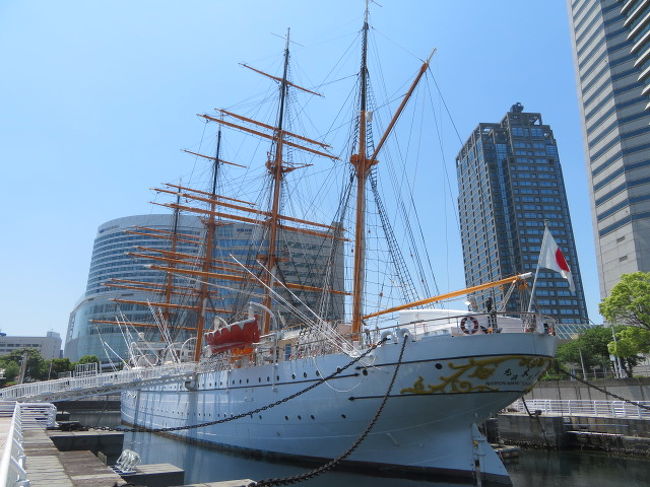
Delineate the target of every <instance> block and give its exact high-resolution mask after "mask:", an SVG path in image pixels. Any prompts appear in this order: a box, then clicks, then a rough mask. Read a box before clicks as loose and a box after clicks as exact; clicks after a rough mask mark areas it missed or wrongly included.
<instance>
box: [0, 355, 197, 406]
mask: <svg viewBox="0 0 650 487" xmlns="http://www.w3.org/2000/svg"><path fill="white" fill-rule="evenodd" d="M195 369H196V363H194V362H188V363H184V364H170V365H161V366H157V367H142V368H133V369H128V370H121V371H117V372H108V373H103V374H97V375H93V376H87V377H66V378H63V379H55V380H49V381H41V382H31V383H28V384H20V385H15V386H11V387H6V388H4V389H2V390H0V399H2V400H5V401H6V400H14V401H20V400H24V399H31V400H35V399H53V398H57V399H63V398H72V397H84V396H86V395H92V394H100V393H108V392H111V391H121V390H123V389H125V388H128V387H129V386H135V385H141V384H145V383H146V384H153V383H157V382H161V381H167V380H170V379H172V378H177V377H184V376H188V375H191V374H192V373H193V372H194V371H195Z"/></svg>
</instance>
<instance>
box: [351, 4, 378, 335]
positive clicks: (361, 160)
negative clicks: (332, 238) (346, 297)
mask: <svg viewBox="0 0 650 487" xmlns="http://www.w3.org/2000/svg"><path fill="white" fill-rule="evenodd" d="M367 57H368V0H366V11H365V15H364V22H363V30H362V43H361V72H360V73H359V74H360V80H359V82H360V83H361V86H360V100H359V101H360V102H359V146H358V152H357V153H356V154H353V155H352V157H351V158H350V162H351V164H352V165H353V166H354V168H355V169H356V176H357V204H356V224H355V235H354V285H353V290H352V339H353V340H354V339H356V338H357V337H358V335H359V332H360V331H361V318H362V315H363V302H362V298H363V280H364V279H363V278H364V272H365V257H366V256H365V254H366V241H365V233H366V232H365V227H366V180H367V179H368V173H369V169H370V167H371V166H372V165H373V163H374V161H371V160H369V159H368V156H367V154H366V137H367V136H366V123H367V113H366V110H367V97H368V95H367V87H368V86H367V85H368V65H367Z"/></svg>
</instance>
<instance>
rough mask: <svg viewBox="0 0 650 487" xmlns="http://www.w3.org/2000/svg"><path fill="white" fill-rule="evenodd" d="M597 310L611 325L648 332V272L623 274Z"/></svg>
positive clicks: (649, 293) (649, 303)
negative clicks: (637, 328)
mask: <svg viewBox="0 0 650 487" xmlns="http://www.w3.org/2000/svg"><path fill="white" fill-rule="evenodd" d="M599 308H600V314H602V315H603V316H604V317H605V319H607V321H609V322H611V323H618V324H621V325H628V326H638V327H641V328H645V329H646V330H650V272H633V273H632V274H623V275H622V276H621V280H620V281H619V282H618V283H617V284H616V286H614V287H613V288H612V291H611V292H610V295H609V296H608V297H606V298H605V299H603V300H602V301H601V303H600V306H599Z"/></svg>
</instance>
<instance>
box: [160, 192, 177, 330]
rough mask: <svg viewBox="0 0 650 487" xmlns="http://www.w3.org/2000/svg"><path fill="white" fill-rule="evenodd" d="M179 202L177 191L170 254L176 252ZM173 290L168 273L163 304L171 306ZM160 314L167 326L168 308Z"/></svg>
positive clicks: (172, 275)
mask: <svg viewBox="0 0 650 487" xmlns="http://www.w3.org/2000/svg"><path fill="white" fill-rule="evenodd" d="M180 202H181V191H180V189H179V190H178V191H177V193H176V206H177V208H174V220H173V224H172V233H171V236H170V249H169V250H170V251H171V252H172V253H173V252H176V246H177V244H178V220H179V219H180V213H181V210H180V208H178V206H180ZM173 290H174V274H172V273H171V272H168V273H167V277H166V279H165V303H166V304H171V302H172V291H173ZM162 313H163V318H164V320H165V324H166V325H167V326H169V318H170V312H169V308H164V309H163V312H162Z"/></svg>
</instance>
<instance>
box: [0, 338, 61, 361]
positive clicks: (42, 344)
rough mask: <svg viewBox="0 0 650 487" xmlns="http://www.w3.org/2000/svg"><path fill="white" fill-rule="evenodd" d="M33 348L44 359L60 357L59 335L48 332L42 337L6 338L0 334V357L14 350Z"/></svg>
mask: <svg viewBox="0 0 650 487" xmlns="http://www.w3.org/2000/svg"><path fill="white" fill-rule="evenodd" d="M22 348H35V349H36V350H38V352H39V353H40V354H41V356H42V357H43V358H45V359H52V358H60V357H61V335H59V334H58V333H57V332H55V331H48V332H47V334H46V335H45V336H44V337H25V336H7V335H6V334H4V333H0V356H1V355H7V354H9V353H11V352H13V351H14V350H20V349H22Z"/></svg>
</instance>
